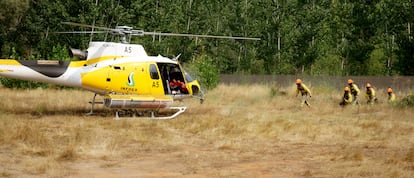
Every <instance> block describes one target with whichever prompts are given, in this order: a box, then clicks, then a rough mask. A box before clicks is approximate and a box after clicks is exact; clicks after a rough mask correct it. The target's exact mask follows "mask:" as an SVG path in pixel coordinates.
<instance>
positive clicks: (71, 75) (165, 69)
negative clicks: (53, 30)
mask: <svg viewBox="0 0 414 178" xmlns="http://www.w3.org/2000/svg"><path fill="white" fill-rule="evenodd" d="M62 23H63V24H66V25H73V26H80V27H87V28H92V29H99V30H101V31H68V32H57V33H90V34H92V33H112V34H114V35H118V36H120V42H106V41H90V42H89V47H88V49H87V50H86V51H82V50H80V49H74V48H71V49H70V50H69V53H70V56H71V57H77V58H78V59H79V60H77V61H62V60H14V59H1V60H0V77H6V78H14V79H20V80H27V81H35V82H43V83H50V84H56V85H61V86H68V87H75V88H82V89H85V90H88V91H91V92H93V93H94V96H93V99H92V101H91V102H89V103H90V104H91V110H90V112H89V113H87V114H89V115H91V114H94V106H95V105H96V104H103V105H104V106H105V107H106V108H110V109H115V118H116V119H119V118H120V116H123V115H129V116H133V117H135V116H137V117H139V116H143V115H145V114H144V113H150V118H151V119H172V118H175V117H177V116H178V115H180V114H181V113H183V112H185V110H186V108H187V107H186V106H176V105H174V104H173V103H174V102H175V101H182V100H183V99H186V98H197V99H199V100H200V102H201V103H203V101H204V93H203V91H202V89H201V86H200V84H199V82H198V81H197V80H194V79H193V78H192V77H191V75H190V74H189V73H188V72H187V71H186V70H185V69H184V68H183V67H182V66H181V64H180V63H179V61H178V58H179V57H180V55H178V56H177V57H175V58H172V59H171V58H168V57H164V56H162V55H158V56H149V55H148V54H147V52H146V51H145V49H144V47H143V46H142V45H140V44H129V42H128V41H127V37H131V36H143V35H157V36H158V35H159V36H181V37H203V38H225V39H239V40H260V39H259V38H248V37H232V36H212V35H195V34H176V33H160V32H145V31H143V30H134V29H133V28H132V27H129V26H117V27H116V28H106V27H97V26H92V25H86V24H80V23H74V22H62ZM98 95H99V96H102V97H103V101H96V97H97V96H98ZM161 110H167V111H172V114H170V115H167V116H158V115H159V112H160V111H161Z"/></svg>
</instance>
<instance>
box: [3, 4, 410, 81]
mask: <svg viewBox="0 0 414 178" xmlns="http://www.w3.org/2000/svg"><path fill="white" fill-rule="evenodd" d="M410 19H414V6H412V4H411V3H409V2H407V1H404V0H398V1H390V0H376V1H371V0H361V1H330V0H320V1H315V0H313V1H279V0H278V1H262V0H259V1H234V0H233V1H232V0H230V1H182V0H177V1H150V0H143V1H113V0H99V1H93V0H92V1H91V0H74V1H63V0H54V1H52V0H43V1H28V0H20V1H13V0H2V1H0V56H1V57H9V56H11V54H13V53H17V54H18V56H20V59H34V58H40V57H42V59H59V60H66V59H68V56H67V54H66V51H64V49H65V48H66V47H74V48H81V49H85V48H87V47H88V43H89V42H90V41H91V40H95V41H96V40H100V41H101V40H102V41H103V40H106V41H117V40H118V39H117V37H114V36H112V35H111V34H105V33H103V34H93V35H89V34H77V35H74V34H57V33H53V32H58V31H89V30H91V29H89V28H85V27H73V26H69V25H62V24H61V22H65V21H68V22H78V23H83V24H89V25H96V26H102V27H111V28H113V27H115V26H116V25H128V26H132V27H134V28H136V29H143V30H144V31H157V32H167V33H168V32H169V33H191V34H206V35H227V36H247V37H259V38H261V39H262V40H261V41H248V40H229V39H211V38H178V37H160V36H151V37H148V36H147V37H140V38H135V37H134V38H132V42H133V43H140V44H143V45H144V46H145V49H146V50H147V53H148V54H150V55H157V54H162V55H164V56H175V55H177V54H182V62H189V61H194V59H196V58H197V57H198V56H200V55H207V56H210V57H211V58H214V64H215V67H216V68H217V70H218V71H219V73H243V74H299V75H302V74H310V75H384V74H387V75H393V74H402V75H414V74H413V71H414V70H413V68H414V62H413V61H414V52H413V51H414V48H413V46H414V45H413V44H414V40H413V36H414V35H413V33H412V31H413V30H410V29H413V26H414V24H413V23H414V22H412V21H410ZM14 59H17V58H14Z"/></svg>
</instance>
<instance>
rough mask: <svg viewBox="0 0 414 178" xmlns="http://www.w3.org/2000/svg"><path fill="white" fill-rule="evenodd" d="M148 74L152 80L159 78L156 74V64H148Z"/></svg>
mask: <svg viewBox="0 0 414 178" xmlns="http://www.w3.org/2000/svg"><path fill="white" fill-rule="evenodd" d="M150 75H151V78H152V79H154V80H156V79H159V78H160V76H159V75H158V70H157V66H155V64H150Z"/></svg>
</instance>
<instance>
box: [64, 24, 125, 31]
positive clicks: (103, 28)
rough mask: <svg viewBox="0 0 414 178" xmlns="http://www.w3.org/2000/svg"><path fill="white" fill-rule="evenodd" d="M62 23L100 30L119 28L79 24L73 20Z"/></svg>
mask: <svg viewBox="0 0 414 178" xmlns="http://www.w3.org/2000/svg"><path fill="white" fill-rule="evenodd" d="M62 24H65V25H72V26H79V27H87V28H96V29H101V30H106V31H112V32H119V30H117V29H112V28H106V27H98V26H93V25H87V24H81V23H75V22H62Z"/></svg>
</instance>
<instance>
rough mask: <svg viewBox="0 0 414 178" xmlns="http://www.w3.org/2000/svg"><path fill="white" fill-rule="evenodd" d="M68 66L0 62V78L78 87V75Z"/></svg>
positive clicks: (49, 61) (39, 62) (22, 61)
mask: <svg viewBox="0 0 414 178" xmlns="http://www.w3.org/2000/svg"><path fill="white" fill-rule="evenodd" d="M70 65H71V62H66V61H52V60H37V61H36V60H10V59H7V60H0V77H6V78H14V79H20V80H28V81H34V82H44V83H51V84H57V85H63V86H72V87H80V86H81V79H80V74H78V70H77V68H73V67H69V66H70Z"/></svg>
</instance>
